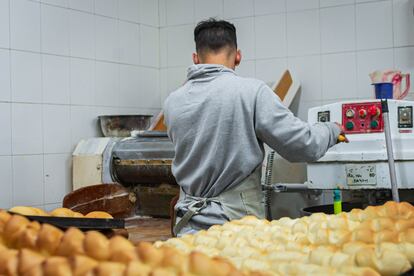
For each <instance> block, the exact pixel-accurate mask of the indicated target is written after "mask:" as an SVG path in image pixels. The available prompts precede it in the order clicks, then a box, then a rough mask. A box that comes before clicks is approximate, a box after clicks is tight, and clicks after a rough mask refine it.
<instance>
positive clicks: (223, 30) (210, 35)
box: [194, 18, 237, 55]
mask: <svg viewBox="0 0 414 276" xmlns="http://www.w3.org/2000/svg"><path fill="white" fill-rule="evenodd" d="M194 40H195V44H196V51H197V53H198V54H199V55H205V54H208V53H215V54H217V53H219V52H221V51H222V50H225V49H228V50H233V51H235V50H237V37H236V27H234V25H233V24H231V23H230V22H227V21H224V20H216V19H214V18H210V19H208V20H205V21H201V22H199V23H198V24H197V26H196V28H195V29H194Z"/></svg>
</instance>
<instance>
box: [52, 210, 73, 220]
mask: <svg viewBox="0 0 414 276" xmlns="http://www.w3.org/2000/svg"><path fill="white" fill-rule="evenodd" d="M49 214H50V215H51V216H53V217H66V218H73V217H75V212H73V211H72V210H71V209H68V208H56V209H54V210H53V211H51V212H50V213H49Z"/></svg>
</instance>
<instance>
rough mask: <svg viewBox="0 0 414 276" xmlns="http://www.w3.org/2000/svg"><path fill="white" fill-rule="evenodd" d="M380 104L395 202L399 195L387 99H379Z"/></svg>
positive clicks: (398, 200)
mask: <svg viewBox="0 0 414 276" xmlns="http://www.w3.org/2000/svg"><path fill="white" fill-rule="evenodd" d="M381 104H382V118H383V121H384V133H385V144H386V146H387V156H388V167H389V170H390V179H391V191H392V199H393V200H394V201H395V202H400V197H399V195H398V184H397V175H396V172H395V163H394V151H393V149H392V139H391V129H390V118H389V116H388V103H387V100H385V101H383V100H381Z"/></svg>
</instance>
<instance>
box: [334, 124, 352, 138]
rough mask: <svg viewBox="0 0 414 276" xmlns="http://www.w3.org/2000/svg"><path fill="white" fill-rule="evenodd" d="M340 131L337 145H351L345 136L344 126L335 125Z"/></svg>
mask: <svg viewBox="0 0 414 276" xmlns="http://www.w3.org/2000/svg"><path fill="white" fill-rule="evenodd" d="M335 124H336V125H337V126H338V127H339V128H340V129H341V133H340V134H339V136H338V139H337V143H349V140H348V138H347V137H346V136H345V129H344V126H343V125H341V124H340V123H335Z"/></svg>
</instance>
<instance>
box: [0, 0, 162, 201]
mask: <svg viewBox="0 0 414 276" xmlns="http://www.w3.org/2000/svg"><path fill="white" fill-rule="evenodd" d="M158 38H159V27H158V1H157V0H119V1H118V0H95V1H94V0H42V1H29V0H0V208H2V207H3V208H7V207H9V206H12V205H21V204H24V205H34V206H41V207H44V208H46V209H50V208H53V207H55V206H56V205H57V204H58V203H59V202H61V200H62V197H63V196H64V195H65V194H66V193H67V192H68V191H69V190H70V188H71V176H70V172H71V159H70V157H71V152H72V151H73V149H74V146H75V145H76V143H77V142H78V141H79V140H80V139H82V138H87V137H92V136H96V135H99V134H100V133H99V131H98V128H97V122H96V117H97V116H98V115H100V114H109V113H121V114H124V113H138V114H139V113H144V114H148V113H150V114H153V113H157V112H158V111H159V108H160V93H159V85H158V84H159V50H158V48H159V39H158Z"/></svg>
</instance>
